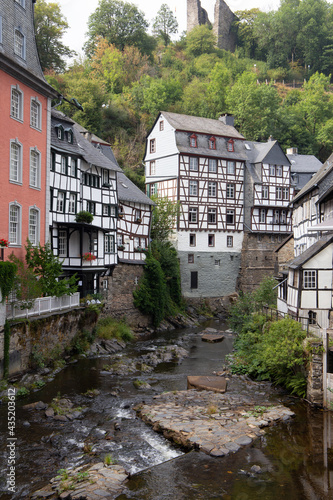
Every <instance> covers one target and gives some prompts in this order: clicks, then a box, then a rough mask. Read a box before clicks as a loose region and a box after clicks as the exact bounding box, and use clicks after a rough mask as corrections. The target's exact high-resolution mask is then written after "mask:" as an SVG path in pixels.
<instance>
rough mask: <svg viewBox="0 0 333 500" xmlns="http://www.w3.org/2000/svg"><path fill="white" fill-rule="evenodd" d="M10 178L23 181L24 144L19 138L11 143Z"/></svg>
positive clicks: (14, 180)
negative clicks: (22, 144)
mask: <svg viewBox="0 0 333 500" xmlns="http://www.w3.org/2000/svg"><path fill="white" fill-rule="evenodd" d="M9 180H10V181H11V182H17V183H22V146H21V144H20V143H19V142H18V141H17V139H16V140H15V141H12V142H11V143H10V170H9Z"/></svg>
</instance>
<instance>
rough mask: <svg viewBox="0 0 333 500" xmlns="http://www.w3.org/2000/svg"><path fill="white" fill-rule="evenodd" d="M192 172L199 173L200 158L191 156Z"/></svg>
mask: <svg viewBox="0 0 333 500" xmlns="http://www.w3.org/2000/svg"><path fill="white" fill-rule="evenodd" d="M190 170H191V171H192V172H197V171H198V158H195V157H193V156H190Z"/></svg>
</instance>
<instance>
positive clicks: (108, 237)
mask: <svg viewBox="0 0 333 500" xmlns="http://www.w3.org/2000/svg"><path fill="white" fill-rule="evenodd" d="M104 253H114V235H113V234H105V235H104Z"/></svg>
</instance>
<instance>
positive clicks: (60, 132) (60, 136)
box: [57, 125, 64, 141]
mask: <svg viewBox="0 0 333 500" xmlns="http://www.w3.org/2000/svg"><path fill="white" fill-rule="evenodd" d="M57 137H58V139H59V141H62V140H63V138H64V129H63V127H62V126H61V125H60V126H59V127H57Z"/></svg>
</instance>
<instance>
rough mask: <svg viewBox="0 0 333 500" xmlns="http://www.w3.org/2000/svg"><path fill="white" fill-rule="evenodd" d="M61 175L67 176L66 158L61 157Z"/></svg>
mask: <svg viewBox="0 0 333 500" xmlns="http://www.w3.org/2000/svg"><path fill="white" fill-rule="evenodd" d="M61 173H62V174H67V158H66V156H62V157H61Z"/></svg>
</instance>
